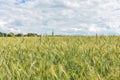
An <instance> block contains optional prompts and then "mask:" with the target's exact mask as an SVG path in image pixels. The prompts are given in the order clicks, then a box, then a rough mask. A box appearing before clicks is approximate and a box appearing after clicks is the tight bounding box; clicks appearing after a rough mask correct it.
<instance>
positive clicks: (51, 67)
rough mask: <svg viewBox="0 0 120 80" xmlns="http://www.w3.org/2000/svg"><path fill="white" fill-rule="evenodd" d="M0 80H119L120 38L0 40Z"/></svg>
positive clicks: (17, 38)
mask: <svg viewBox="0 0 120 80" xmlns="http://www.w3.org/2000/svg"><path fill="white" fill-rule="evenodd" d="M0 80H120V37H119V36H91V37H90V36H86V37H85V36H84V37H83V36H81V37H70V36H66V37H56V36H55V37H44V36H43V37H6V38H5V37H1V38H0Z"/></svg>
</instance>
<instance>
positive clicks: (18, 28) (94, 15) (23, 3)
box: [0, 0, 120, 35]
mask: <svg viewBox="0 0 120 80" xmlns="http://www.w3.org/2000/svg"><path fill="white" fill-rule="evenodd" d="M0 31H1V32H7V33H8V32H14V33H29V32H34V33H38V34H41V33H48V34H50V33H51V32H52V31H54V32H55V34H64V35H94V34H96V33H97V34H100V35H101V34H102V35H103V34H104V35H111V34H112V35H113V34H114V35H120V0H0Z"/></svg>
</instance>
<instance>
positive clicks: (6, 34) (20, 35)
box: [0, 32, 54, 37]
mask: <svg viewBox="0 0 120 80" xmlns="http://www.w3.org/2000/svg"><path fill="white" fill-rule="evenodd" d="M40 36H42V35H39V34H37V33H27V34H23V33H18V34H14V33H13V32H10V33H3V32H0V37H40ZM49 36H54V32H52V34H51V35H49Z"/></svg>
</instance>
